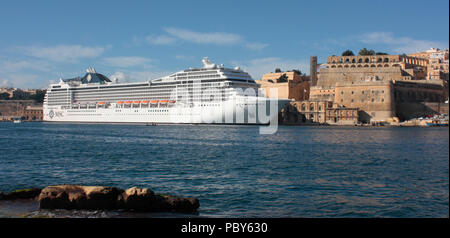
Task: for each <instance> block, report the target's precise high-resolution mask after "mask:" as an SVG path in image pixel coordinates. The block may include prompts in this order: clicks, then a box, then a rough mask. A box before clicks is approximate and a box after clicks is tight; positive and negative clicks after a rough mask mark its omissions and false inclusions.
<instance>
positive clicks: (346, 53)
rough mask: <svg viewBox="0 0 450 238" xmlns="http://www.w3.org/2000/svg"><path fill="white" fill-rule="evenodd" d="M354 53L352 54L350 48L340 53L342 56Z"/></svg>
mask: <svg viewBox="0 0 450 238" xmlns="http://www.w3.org/2000/svg"><path fill="white" fill-rule="evenodd" d="M354 55H355V54H353V51H351V50H346V51H344V52H343V53H342V56H354Z"/></svg>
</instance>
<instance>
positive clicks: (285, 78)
mask: <svg viewBox="0 0 450 238" xmlns="http://www.w3.org/2000/svg"><path fill="white" fill-rule="evenodd" d="M287 81H288V77H287V76H286V74H283V75H281V76H280V77H279V78H278V79H277V83H286V82H287Z"/></svg>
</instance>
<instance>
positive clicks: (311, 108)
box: [309, 103, 314, 111]
mask: <svg viewBox="0 0 450 238" xmlns="http://www.w3.org/2000/svg"><path fill="white" fill-rule="evenodd" d="M309 110H310V111H314V104H312V103H311V105H309Z"/></svg>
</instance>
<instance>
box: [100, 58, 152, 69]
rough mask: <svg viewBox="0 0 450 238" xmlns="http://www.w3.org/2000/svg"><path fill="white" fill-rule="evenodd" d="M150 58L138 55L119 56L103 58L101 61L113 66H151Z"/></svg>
mask: <svg viewBox="0 0 450 238" xmlns="http://www.w3.org/2000/svg"><path fill="white" fill-rule="evenodd" d="M152 61H153V60H152V59H149V58H145V57H139V56H121V57H108V58H104V59H103V62H104V63H105V64H107V65H109V66H113V67H136V66H141V67H151V65H150V63H151V62H152Z"/></svg>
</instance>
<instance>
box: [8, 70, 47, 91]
mask: <svg viewBox="0 0 450 238" xmlns="http://www.w3.org/2000/svg"><path fill="white" fill-rule="evenodd" d="M38 79H39V77H38V76H37V75H34V74H22V73H15V74H10V75H8V76H7V77H6V78H4V79H1V80H0V81H1V82H0V84H1V85H4V86H7V87H13V86H14V87H20V88H44V87H46V86H48V85H45V86H44V85H43V84H42V82H41V81H39V80H38Z"/></svg>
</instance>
